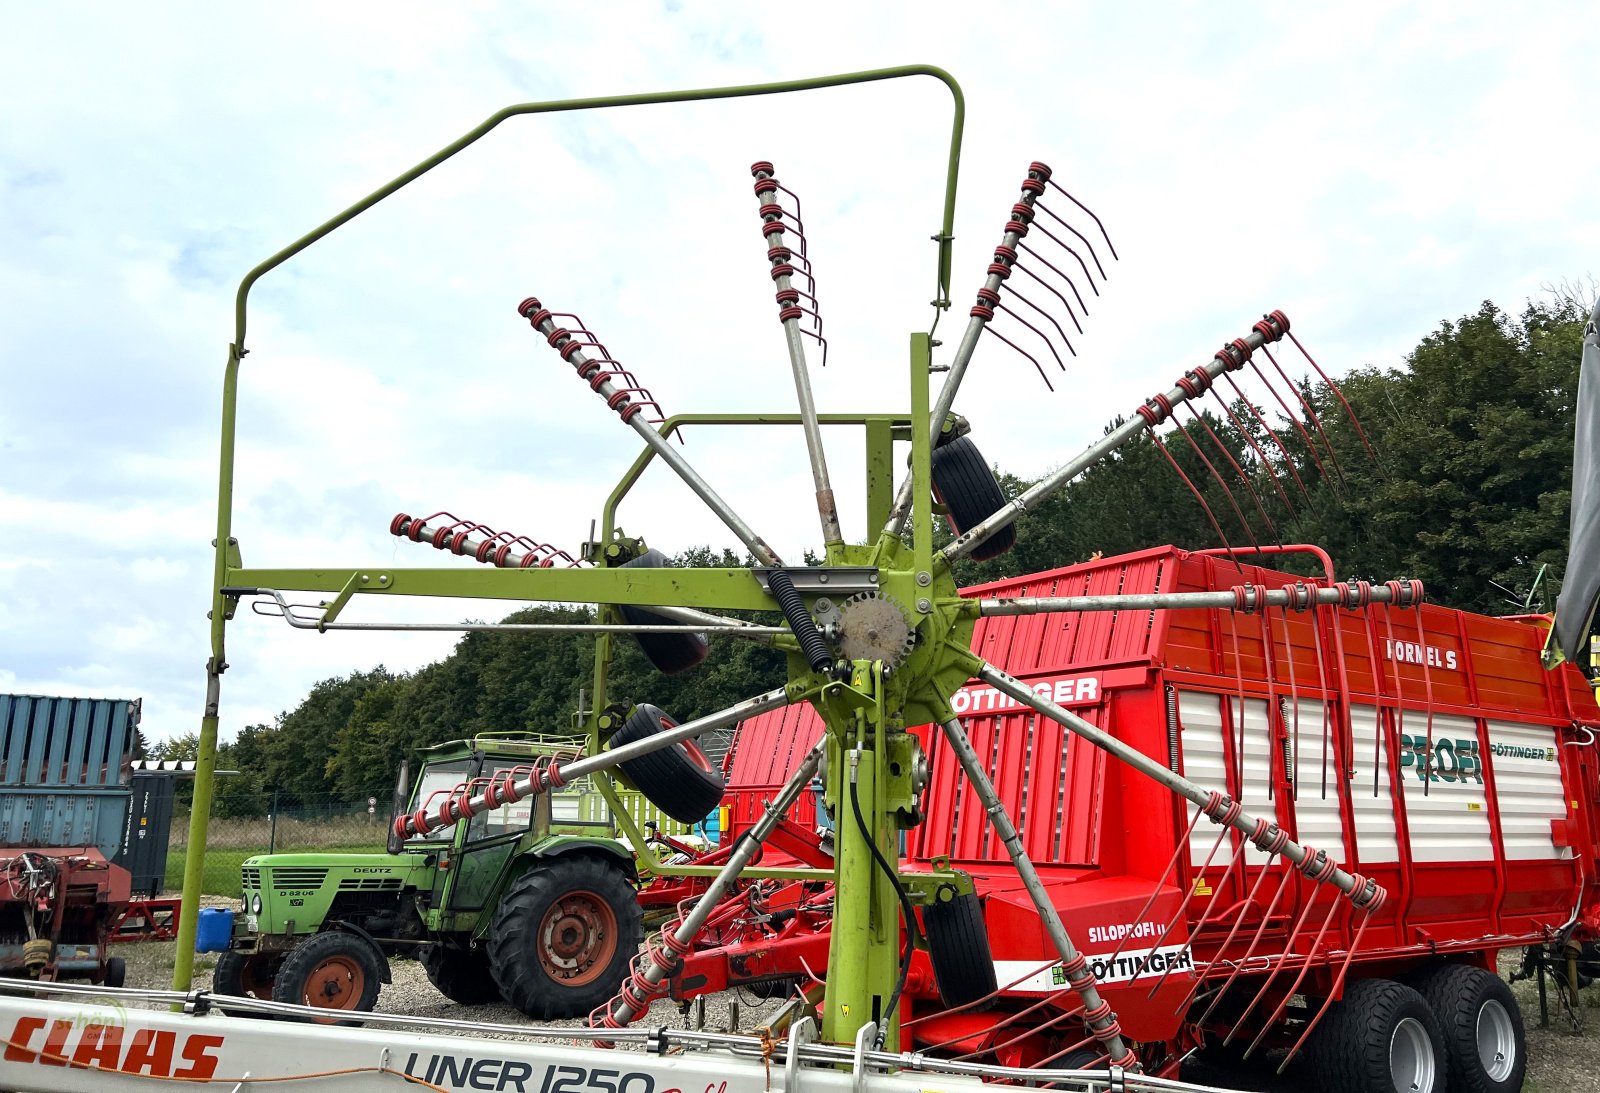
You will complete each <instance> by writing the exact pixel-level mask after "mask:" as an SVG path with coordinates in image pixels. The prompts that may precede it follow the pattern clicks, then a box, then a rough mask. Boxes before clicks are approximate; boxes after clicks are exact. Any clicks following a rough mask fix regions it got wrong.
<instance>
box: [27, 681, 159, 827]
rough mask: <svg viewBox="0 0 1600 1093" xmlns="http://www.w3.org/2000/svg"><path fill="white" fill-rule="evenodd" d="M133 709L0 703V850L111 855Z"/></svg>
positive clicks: (122, 814) (134, 723) (67, 702)
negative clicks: (71, 849) (65, 849)
mask: <svg viewBox="0 0 1600 1093" xmlns="http://www.w3.org/2000/svg"><path fill="white" fill-rule="evenodd" d="M139 707H140V704H139V700H137V699H135V700H133V701H128V700H126V699H109V698H53V697H48V696H42V695H0V847H62V846H92V847H96V848H97V849H98V850H99V851H100V852H101V853H102V854H104V855H105V856H106V857H107V858H111V857H113V856H115V855H116V853H117V852H118V850H119V849H120V848H121V846H122V839H123V833H124V829H125V828H126V826H127V818H128V799H129V795H130V789H129V782H128V779H129V768H130V764H131V761H132V758H133V751H134V743H135V741H136V739H137V736H136V733H137V731H138V727H139V713H140V708H139Z"/></svg>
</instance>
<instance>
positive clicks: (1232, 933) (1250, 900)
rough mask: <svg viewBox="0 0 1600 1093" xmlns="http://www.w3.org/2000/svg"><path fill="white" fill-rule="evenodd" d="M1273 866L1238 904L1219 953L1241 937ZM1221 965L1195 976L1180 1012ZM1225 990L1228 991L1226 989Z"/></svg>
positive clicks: (1266, 867) (1209, 966)
mask: <svg viewBox="0 0 1600 1093" xmlns="http://www.w3.org/2000/svg"><path fill="white" fill-rule="evenodd" d="M1272 866H1273V862H1271V861H1268V862H1267V863H1266V864H1265V865H1263V866H1262V867H1261V872H1259V873H1258V874H1256V880H1255V883H1254V884H1252V885H1251V886H1250V894H1249V895H1247V896H1245V898H1244V900H1243V902H1242V903H1240V904H1238V906H1239V907H1240V908H1241V913H1240V915H1239V917H1238V918H1236V919H1234V922H1233V926H1232V927H1231V928H1230V929H1229V930H1228V936H1227V937H1225V938H1223V940H1222V944H1221V945H1219V946H1218V947H1217V952H1219V953H1225V952H1227V951H1228V949H1229V948H1230V947H1231V946H1232V945H1233V939H1234V938H1236V937H1238V936H1239V930H1240V928H1241V927H1242V926H1244V914H1243V911H1244V910H1245V909H1248V908H1249V907H1251V906H1253V905H1255V904H1256V896H1257V895H1259V894H1260V892H1261V885H1262V883H1263V882H1264V881H1266V879H1267V878H1268V877H1269V876H1271V875H1272ZM1221 964H1222V961H1220V960H1218V961H1214V962H1212V963H1209V964H1207V965H1206V967H1205V970H1204V971H1202V972H1201V973H1200V974H1199V975H1197V976H1195V979H1194V985H1193V986H1191V987H1190V988H1189V993H1188V994H1187V995H1185V996H1184V998H1183V1001H1181V1002H1179V1003H1178V1011H1179V1012H1181V1011H1183V1010H1186V1009H1188V1008H1189V1003H1191V1002H1193V1001H1194V996H1195V995H1196V994H1199V993H1200V988H1201V986H1202V985H1204V983H1205V981H1206V980H1207V979H1209V978H1211V969H1212V968H1214V967H1217V966H1219V965H1221ZM1223 989H1224V990H1226V988H1223ZM1212 1005H1216V1002H1215V1001H1213V1002H1212ZM1210 1016H1211V1010H1210V1009H1207V1010H1206V1012H1205V1014H1204V1016H1202V1017H1201V1018H1200V1023H1201V1024H1204V1023H1205V1020H1206V1018H1207V1017H1210Z"/></svg>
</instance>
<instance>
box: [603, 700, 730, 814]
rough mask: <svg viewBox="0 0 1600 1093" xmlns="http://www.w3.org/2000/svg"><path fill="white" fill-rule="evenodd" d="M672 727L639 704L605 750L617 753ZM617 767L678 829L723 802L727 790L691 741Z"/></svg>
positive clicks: (656, 711)
mask: <svg viewBox="0 0 1600 1093" xmlns="http://www.w3.org/2000/svg"><path fill="white" fill-rule="evenodd" d="M676 724H677V722H675V721H673V720H672V718H670V717H668V716H667V715H666V714H665V713H663V712H662V711H661V709H660V708H659V707H656V706H651V705H649V704H647V703H642V704H640V705H638V706H636V707H634V710H633V712H632V713H631V714H629V715H628V719H627V720H626V721H624V722H623V723H622V728H620V729H618V730H617V731H616V732H615V733H614V734H613V735H612V737H611V742H610V746H611V747H613V748H619V747H621V746H622V745H624V744H631V743H633V742H634V741H635V740H644V739H646V738H647V737H650V736H654V735H655V734H656V733H658V732H660V731H661V730H662V729H663V728H671V727H673V726H674V725H676ZM621 766H622V772H623V773H624V774H626V775H627V776H628V780H629V781H631V782H632V783H633V784H634V786H635V787H637V788H638V790H639V792H640V793H643V794H644V795H645V796H646V797H648V798H650V802H651V803H652V804H654V805H655V806H656V807H657V808H659V809H660V810H661V811H662V812H665V813H666V814H667V815H668V816H671V817H672V818H673V819H674V820H677V821H678V822H679V823H685V824H693V823H699V822H700V821H701V820H703V819H705V818H706V817H707V816H708V815H710V813H711V810H712V809H714V808H716V807H717V805H718V804H720V803H721V802H722V795H723V793H724V792H725V791H726V788H727V787H726V786H725V785H724V783H723V781H722V775H721V774H720V773H718V772H717V771H715V770H713V769H712V767H711V761H710V760H709V759H707V758H706V754H705V752H703V751H701V750H700V747H699V745H697V744H696V743H695V742H694V741H693V740H684V741H682V742H680V743H677V744H674V745H672V747H670V748H662V749H661V750H659V751H654V752H651V753H650V754H648V755H641V756H639V758H637V759H629V760H626V761H625V762H623V763H622V764H621Z"/></svg>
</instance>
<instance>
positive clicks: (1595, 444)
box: [1555, 302, 1600, 664]
mask: <svg viewBox="0 0 1600 1093" xmlns="http://www.w3.org/2000/svg"><path fill="white" fill-rule="evenodd" d="M1597 602H1600V302H1596V303H1595V306H1594V311H1593V313H1592V314H1591V315H1590V316H1589V325H1588V326H1586V327H1585V328H1584V331H1583V363H1582V365H1581V366H1580V369H1579V372H1578V412H1577V425H1576V428H1575V429H1574V432H1573V445H1572V540H1571V543H1570V544H1569V546H1568V548H1567V572H1566V578H1565V579H1564V580H1563V582H1562V584H1561V596H1560V597H1559V598H1558V599H1557V600H1556V622H1555V636H1556V644H1557V645H1558V646H1559V647H1560V649H1561V652H1562V653H1563V654H1564V655H1565V656H1566V658H1567V659H1568V660H1569V661H1573V662H1575V663H1578V664H1582V663H1583V661H1582V660H1580V659H1579V656H1578V654H1579V652H1580V651H1581V650H1582V649H1583V647H1584V645H1585V643H1586V642H1587V640H1588V637H1589V629H1590V626H1591V625H1592V624H1593V622H1594V613H1595V606H1596V604H1597Z"/></svg>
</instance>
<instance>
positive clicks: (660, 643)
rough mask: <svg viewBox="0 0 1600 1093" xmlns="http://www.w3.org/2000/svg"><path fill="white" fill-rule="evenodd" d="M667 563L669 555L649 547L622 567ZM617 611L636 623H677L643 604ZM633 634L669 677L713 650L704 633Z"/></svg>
mask: <svg viewBox="0 0 1600 1093" xmlns="http://www.w3.org/2000/svg"><path fill="white" fill-rule="evenodd" d="M666 564H667V556H666V555H665V554H663V553H661V552H660V551H659V550H647V551H645V552H644V553H643V554H641V555H639V556H638V557H637V558H635V559H633V560H632V561H630V562H623V563H622V568H624V569H628V568H637V569H661V568H663V567H664V566H665V565H666ZM617 610H619V611H621V612H622V617H623V618H624V619H626V620H627V621H628V622H629V623H630V624H631V625H633V626H671V625H673V620H672V619H669V618H667V617H666V616H665V615H658V614H657V613H656V612H654V611H650V610H647V609H645V608H643V607H633V606H631V605H627V604H623V605H620V606H619V607H618V608H617ZM633 637H634V640H635V641H637V642H638V643H639V649H640V651H641V652H643V653H644V655H645V658H646V659H647V660H649V661H650V663H651V664H653V665H655V667H656V671H658V672H662V673H664V674H666V675H669V676H670V675H676V674H677V673H679V672H687V671H688V670H689V669H690V668H693V667H694V666H695V665H697V664H699V663H700V662H701V661H702V660H705V659H706V654H707V653H708V652H710V649H711V646H710V645H709V644H708V643H707V641H706V636H705V635H704V634H692V633H682V634H635V635H633Z"/></svg>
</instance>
